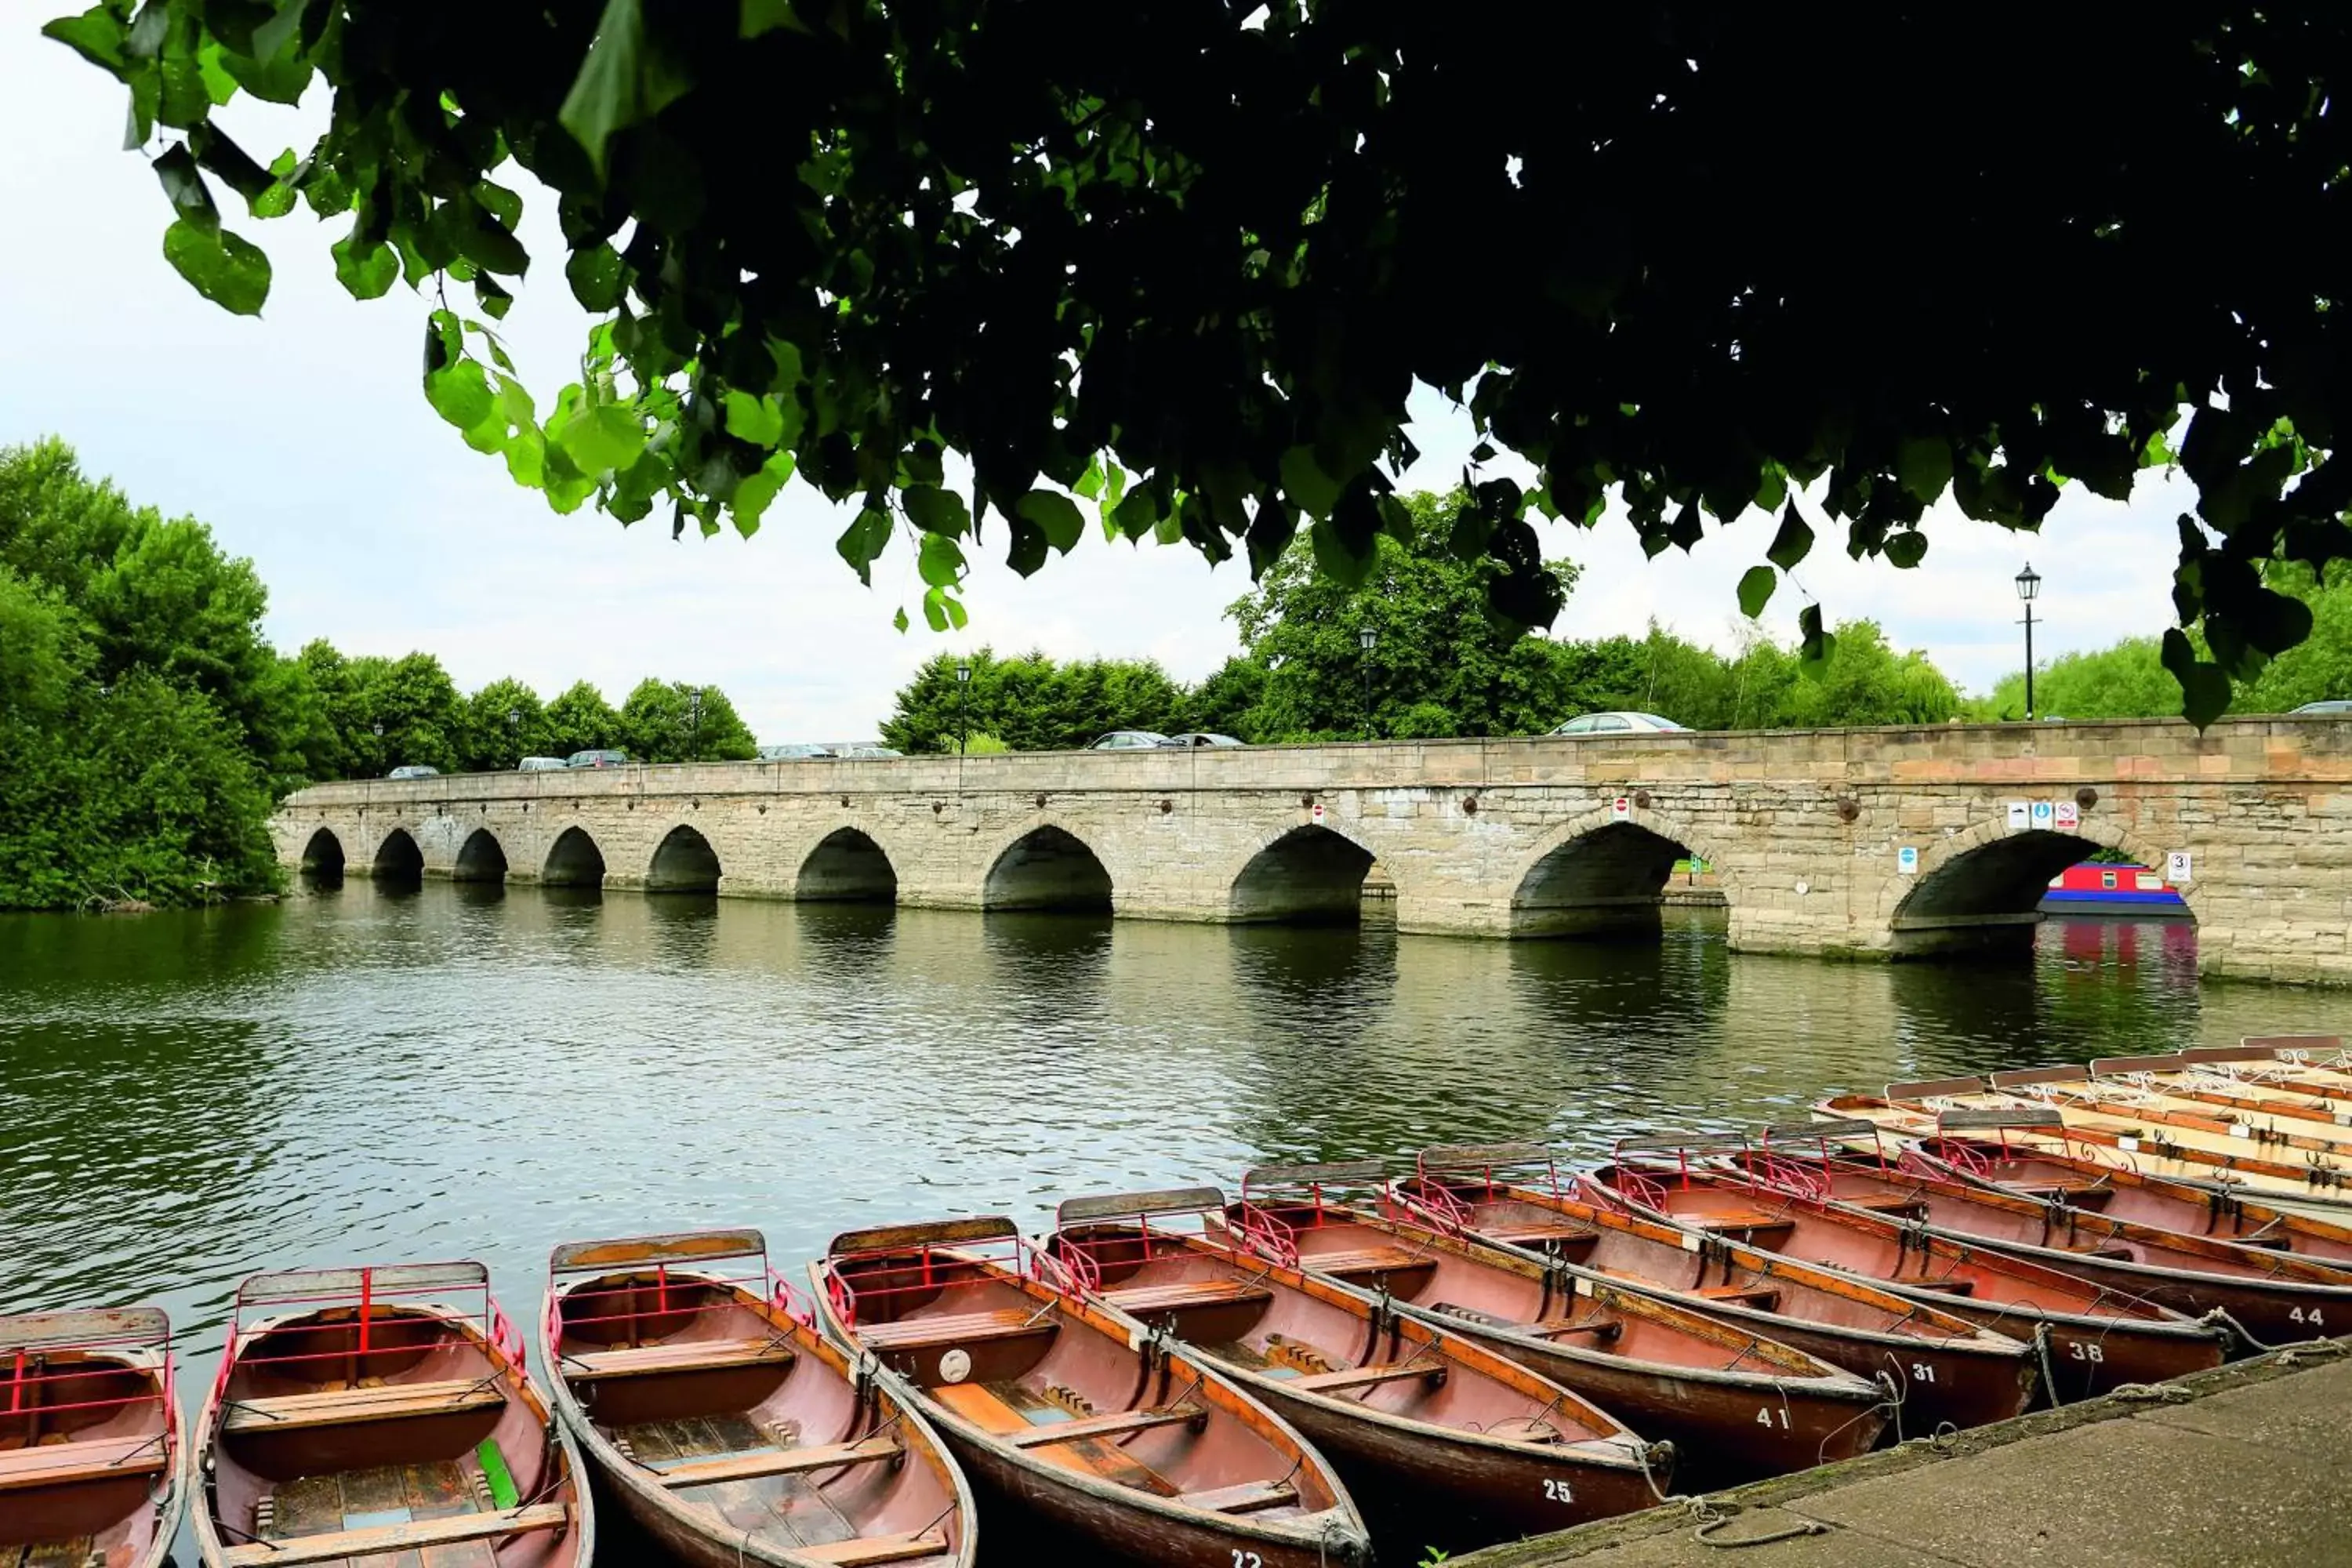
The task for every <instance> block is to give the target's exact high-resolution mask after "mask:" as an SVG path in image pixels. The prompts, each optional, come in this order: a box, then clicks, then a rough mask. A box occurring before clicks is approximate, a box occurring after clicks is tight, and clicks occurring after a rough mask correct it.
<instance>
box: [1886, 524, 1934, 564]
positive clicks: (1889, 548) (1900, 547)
mask: <svg viewBox="0 0 2352 1568" xmlns="http://www.w3.org/2000/svg"><path fill="white" fill-rule="evenodd" d="M1879 548H1880V549H1881V550H1882V551H1883V552H1885V556H1886V559H1887V560H1889V561H1891V562H1893V563H1895V565H1896V566H1897V567H1898V568H1900V569H1902V570H1903V571H1906V572H1907V571H1909V570H1910V569H1911V568H1913V567H1914V566H1916V565H1918V564H1919V563H1920V562H1921V561H1923V560H1925V559H1926V558H1927V535H1926V534H1924V533H1921V532H1919V531H1917V530H1916V529H1902V530H1899V531H1896V532H1894V533H1890V534H1888V535H1887V536H1886V542H1885V544H1883V545H1881V546H1880V547H1879Z"/></svg>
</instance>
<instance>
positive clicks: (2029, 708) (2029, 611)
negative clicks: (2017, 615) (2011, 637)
mask: <svg viewBox="0 0 2352 1568" xmlns="http://www.w3.org/2000/svg"><path fill="white" fill-rule="evenodd" d="M2041 592H2042V574H2041V573H2039V572H2036V571H2035V570H2034V569H2033V563H2032V562H2031V561H2029V562H2027V563H2025V570H2024V571H2022V572H2020V573H2019V574H2017V596H2018V598H2019V599H2021V600H2022V601H2023V602H2024V605H2025V721H2026V722H2027V723H2029V724H2030V723H2032V721H2033V598H2034V595H2037V594H2039V593H2041Z"/></svg>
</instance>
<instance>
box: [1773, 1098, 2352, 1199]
mask: <svg viewBox="0 0 2352 1568" xmlns="http://www.w3.org/2000/svg"><path fill="white" fill-rule="evenodd" d="M2037 1108H2039V1109H2047V1110H2055V1111H2057V1112H2058V1116H2059V1121H2060V1122H2061V1124H2062V1126H2063V1130H2064V1133H2065V1136H2066V1138H2067V1139H2069V1140H2072V1141H2074V1142H2079V1143H2089V1144H2095V1145H2097V1146H2099V1147H2101V1148H2105V1149H2107V1150H2110V1151H2112V1152H2114V1155H2115V1156H2116V1163H2119V1164H2126V1165H2134V1166H2137V1167H2139V1168H2143V1169H2148V1170H2154V1171H2157V1172H2158V1173H2160V1174H2165V1175H2179V1174H2183V1173H2186V1172H2187V1171H2188V1170H2189V1169H2190V1168H2193V1169H2194V1170H2195V1171H2196V1172H2197V1173H2201V1174H2202V1175H2203V1176H2205V1177H2206V1178H2208V1179H2212V1180H2221V1179H2227V1180H2230V1181H2233V1182H2241V1183H2243V1184H2245V1185H2247V1186H2249V1187H2255V1188H2259V1189H2260V1190H2262V1191H2263V1193H2265V1194H2269V1199H2270V1201H2271V1202H2273V1203H2280V1204H2286V1205H2293V1206H2294V1207H2297V1208H2302V1209H2307V1210H2312V1211H2315V1212H2317V1211H2320V1210H2327V1209H2333V1210H2336V1211H2339V1212H2347V1213H2352V1171H2347V1170H2346V1169H2344V1168H2343V1167H2340V1166H2338V1165H2337V1164H2336V1163H2335V1162H2334V1161H2332V1160H2326V1159H2323V1158H2320V1157H2318V1156H2316V1155H2313V1154H2310V1153H2302V1154H2296V1153H2291V1152H2288V1151H2286V1150H2278V1149H2270V1148H2267V1147H2265V1148H2261V1149H2257V1148H2256V1147H2254V1146H2253V1143H2252V1140H2251V1139H2249V1138H2232V1137H2230V1136H2227V1135H2224V1134H2217V1133H2212V1132H2208V1131H2202V1130H2200V1129H2197V1128H2185V1127H2178V1126H2168V1125H2163V1124H2160V1123H2158V1122H2155V1121H2150V1120H2148V1119H2147V1118H2146V1117H2141V1116H2122V1115H2116V1114H2115V1113H2113V1112H2111V1111H2106V1110H2095V1109H2093V1108H2090V1107H2087V1106H2084V1105H2080V1104H2073V1103H2065V1102H2063V1100H2062V1099H2061V1098H2053V1097H2048V1096H2032V1095H2022V1094H2014V1093H1996V1092H1994V1091H1992V1090H1990V1089H1987V1088H1986V1087H1985V1083H1984V1080H1983V1079H1974V1078H1954V1079H1927V1080H1925V1081H1921V1082H1915V1083H1891V1084H1888V1085H1887V1086H1886V1095H1885V1099H1884V1100H1873V1099H1871V1098H1870V1097H1867V1096H1863V1095H1840V1096H1838V1097H1836V1098H1835V1099H1833V1100H1825V1101H1822V1103H1821V1104H1819V1105H1817V1106H1815V1108H1814V1109H1815V1110H1817V1111H1819V1112H1822V1113H1823V1114H1832V1115H1838V1116H1860V1117H1864V1118H1866V1119H1868V1120H1870V1121H1875V1122H1877V1123H1879V1125H1880V1126H1882V1127H1887V1128H1890V1129H1895V1130H1900V1131H1908V1132H1911V1133H1915V1134H1916V1133H1921V1132H1928V1131H1934V1129H1935V1126H1936V1122H1937V1119H1938V1118H1939V1117H1943V1116H1946V1115H1948V1114H1949V1113H1951V1112H1954V1111H1970V1110H1982V1111H2004V1112H2006V1111H2016V1110H2032V1109H2037ZM2173 1161H2179V1162H2185V1163H2186V1164H2185V1165H2174V1164H2170V1163H2168V1162H2173Z"/></svg>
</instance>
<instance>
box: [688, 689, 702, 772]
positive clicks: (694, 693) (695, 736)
mask: <svg viewBox="0 0 2352 1568" xmlns="http://www.w3.org/2000/svg"><path fill="white" fill-rule="evenodd" d="M686 726H687V731H688V741H687V742H686V760H687V761H688V762H689V763H691V762H696V761H698V760H700V758H701V756H702V688H700V687H699V686H698V687H696V688H695V689H693V690H691V691H689V692H688V693H687V694H686Z"/></svg>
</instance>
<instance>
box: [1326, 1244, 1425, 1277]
mask: <svg viewBox="0 0 2352 1568" xmlns="http://www.w3.org/2000/svg"><path fill="white" fill-rule="evenodd" d="M1298 1261H1299V1267H1301V1268H1306V1269H1307V1270H1309V1271H1310V1272H1313V1273H1317V1274H1407V1273H1411V1272H1412V1271H1413V1270H1414V1269H1419V1268H1436V1267H1437V1259H1436V1258H1433V1257H1431V1256H1430V1255H1429V1254H1427V1253H1425V1252H1413V1251H1412V1250H1410V1249H1408V1248H1406V1247H1355V1248H1352V1249H1349V1250H1347V1251H1332V1252H1308V1253H1303V1254H1301V1255H1300V1257H1299V1260H1298Z"/></svg>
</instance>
